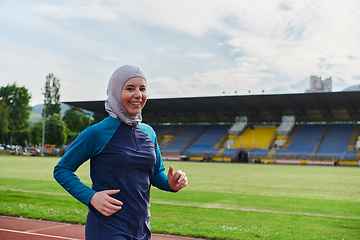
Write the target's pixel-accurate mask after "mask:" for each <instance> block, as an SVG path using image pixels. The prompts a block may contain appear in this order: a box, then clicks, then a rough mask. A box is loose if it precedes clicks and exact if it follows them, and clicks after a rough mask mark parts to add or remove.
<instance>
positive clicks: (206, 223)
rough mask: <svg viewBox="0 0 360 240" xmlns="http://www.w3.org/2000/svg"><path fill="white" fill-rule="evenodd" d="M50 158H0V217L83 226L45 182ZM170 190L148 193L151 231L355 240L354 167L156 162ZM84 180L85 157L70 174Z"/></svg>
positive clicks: (357, 181) (82, 215)
mask: <svg viewBox="0 0 360 240" xmlns="http://www.w3.org/2000/svg"><path fill="white" fill-rule="evenodd" d="M58 160H59V158H55V157H24V156H22V157H15V156H0V199H1V200H0V214H2V215H11V216H22V217H26V218H36V219H46V220H52V221H61V222H72V223H79V224H84V223H85V220H86V213H87V207H86V206H84V205H82V204H81V203H79V202H77V201H76V200H75V199H74V198H72V197H71V196H69V195H68V194H67V193H66V191H65V190H63V189H62V188H61V187H60V186H59V185H58V184H57V183H56V182H55V180H54V179H53V177H52V169H53V167H54V166H55V164H56V163H57V162H58ZM164 164H165V166H166V168H168V167H169V165H170V164H172V165H173V166H174V168H175V170H177V169H181V170H183V171H184V172H186V174H187V176H188V179H189V185H188V186H187V187H186V188H185V189H183V190H181V191H180V192H178V193H168V192H163V191H160V190H158V189H156V188H152V190H151V201H152V204H151V214H152V217H151V228H152V231H153V232H155V233H168V234H174V235H182V236H193V237H202V238H209V239H360V168H357V167H323V166H287V165H259V164H230V163H203V162H202V163H197V162H167V161H166V162H164ZM77 175H78V176H79V178H80V179H81V180H82V181H83V182H84V183H85V184H87V185H89V186H90V185H91V181H90V178H89V162H87V163H85V164H84V165H83V166H81V167H80V169H79V170H78V171H77Z"/></svg>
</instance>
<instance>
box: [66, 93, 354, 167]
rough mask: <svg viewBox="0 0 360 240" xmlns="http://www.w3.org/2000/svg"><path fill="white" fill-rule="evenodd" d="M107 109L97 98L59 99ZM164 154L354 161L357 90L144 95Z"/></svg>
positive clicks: (284, 161) (180, 157) (255, 160)
mask: <svg viewBox="0 0 360 240" xmlns="http://www.w3.org/2000/svg"><path fill="white" fill-rule="evenodd" d="M65 103H66V104H68V105H71V106H75V107H80V108H83V109H86V110H89V111H92V112H96V113H100V114H103V115H104V117H105V116H107V113H106V111H105V109H104V101H81V102H80V101H79V102H65ZM142 114H143V122H145V123H148V124H150V125H151V126H152V127H153V128H154V130H155V131H156V133H157V138H158V142H159V146H160V149H161V153H162V156H163V159H164V160H185V161H216V162H242V163H265V164H266V163H267V164H295V165H329V166H359V165H360V161H359V159H360V151H359V148H360V140H359V131H360V125H359V124H358V122H359V121H360V94H359V92H356V91H342V92H315V93H301V94H274V95H269V94H261V95H243V96H219V97H191V98H163V99H148V101H147V104H146V106H145V107H144V109H143V112H142Z"/></svg>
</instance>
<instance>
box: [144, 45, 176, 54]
mask: <svg viewBox="0 0 360 240" xmlns="http://www.w3.org/2000/svg"><path fill="white" fill-rule="evenodd" d="M177 48H178V47H177V46H175V45H172V44H157V45H156V46H154V47H151V49H152V50H154V51H155V52H166V51H176V50H177Z"/></svg>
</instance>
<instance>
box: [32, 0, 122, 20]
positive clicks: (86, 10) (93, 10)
mask: <svg viewBox="0 0 360 240" xmlns="http://www.w3.org/2000/svg"><path fill="white" fill-rule="evenodd" d="M33 9H34V10H35V11H38V12H41V13H43V14H46V15H50V16H55V17H59V18H73V17H75V18H90V19H100V20H117V19H119V17H118V16H117V14H115V13H113V12H112V11H111V7H110V6H104V5H101V4H99V2H98V1H92V2H90V3H89V4H85V5H83V4H81V5H80V4H76V2H73V3H71V4H67V5H65V6H59V5H54V4H49V3H47V2H44V3H40V4H37V5H35V6H34V7H33Z"/></svg>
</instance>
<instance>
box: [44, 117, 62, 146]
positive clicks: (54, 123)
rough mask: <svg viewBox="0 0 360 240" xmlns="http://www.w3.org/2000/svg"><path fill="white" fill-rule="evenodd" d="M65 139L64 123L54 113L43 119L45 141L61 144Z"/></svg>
mask: <svg viewBox="0 0 360 240" xmlns="http://www.w3.org/2000/svg"><path fill="white" fill-rule="evenodd" d="M65 141H66V123H65V122H64V121H63V119H62V117H61V115H60V114H58V113H55V114H53V115H51V116H50V117H48V118H47V119H46V120H45V143H46V144H56V145H57V146H62V145H63V144H64V143H65Z"/></svg>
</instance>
